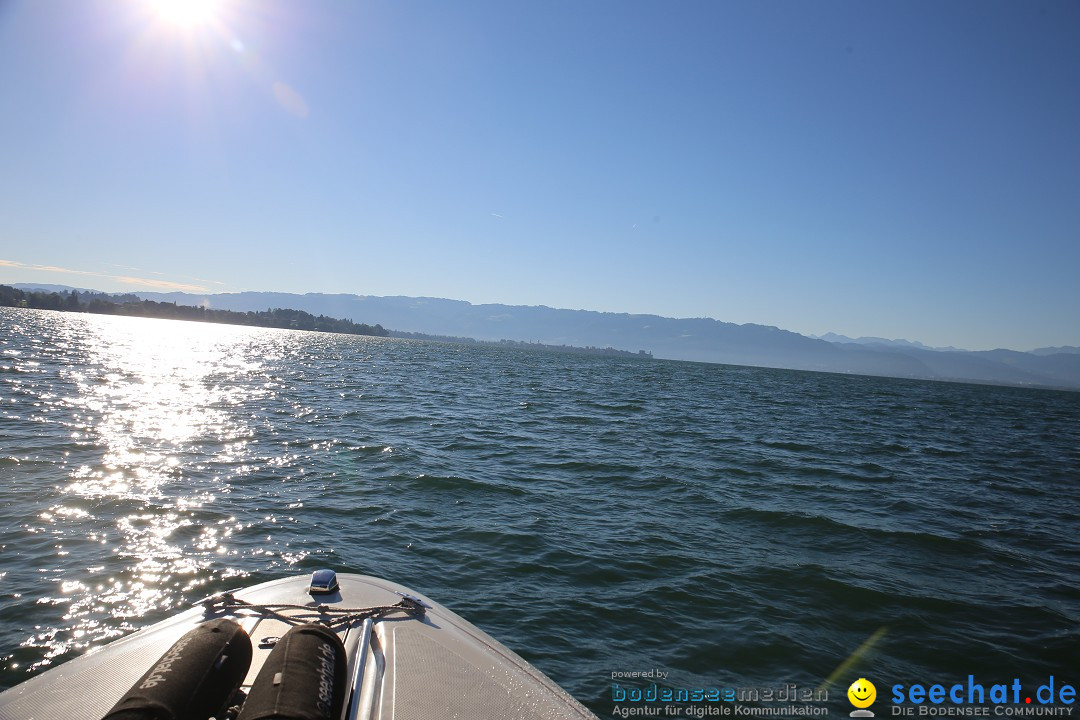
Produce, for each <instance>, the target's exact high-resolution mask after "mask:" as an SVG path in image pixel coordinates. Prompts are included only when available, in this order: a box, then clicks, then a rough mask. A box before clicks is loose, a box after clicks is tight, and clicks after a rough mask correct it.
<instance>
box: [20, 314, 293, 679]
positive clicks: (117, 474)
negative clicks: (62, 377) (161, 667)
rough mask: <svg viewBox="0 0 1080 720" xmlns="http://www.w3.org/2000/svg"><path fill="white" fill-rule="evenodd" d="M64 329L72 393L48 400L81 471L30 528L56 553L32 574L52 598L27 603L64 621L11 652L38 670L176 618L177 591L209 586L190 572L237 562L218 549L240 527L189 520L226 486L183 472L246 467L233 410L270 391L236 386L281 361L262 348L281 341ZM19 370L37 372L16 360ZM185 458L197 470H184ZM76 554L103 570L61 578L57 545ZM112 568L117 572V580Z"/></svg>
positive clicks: (93, 323)
mask: <svg viewBox="0 0 1080 720" xmlns="http://www.w3.org/2000/svg"><path fill="white" fill-rule="evenodd" d="M66 327H67V329H68V333H67V337H65V338H64V343H63V349H64V351H65V352H66V353H68V354H71V355H73V356H74V357H72V358H71V360H76V362H68V363H66V364H65V365H64V366H63V369H62V370H61V373H63V374H66V376H67V378H66V379H67V380H69V382H70V385H69V387H71V388H72V390H73V392H72V393H71V394H70V395H69V396H66V397H62V398H56V399H55V402H56V403H58V404H59V405H61V406H63V407H64V408H66V409H67V410H68V412H69V414H70V419H69V420H68V423H67V424H68V425H69V426H70V438H71V440H72V442H73V443H74V445H75V446H76V448H77V449H76V450H75V451H74V453H73V454H74V455H76V456H78V457H79V458H80V459H81V460H82V461H81V462H80V463H79V464H77V465H76V466H74V467H72V468H71V469H70V471H69V474H68V481H67V483H66V484H65V485H63V486H62V488H61V494H62V498H63V499H62V500H61V502H58V503H54V504H52V505H51V506H50V507H49V508H48V509H47V510H45V511H43V512H41V513H40V514H39V515H38V516H37V518H36V521H35V522H34V523H33V524H34V525H35V526H38V527H37V530H38V532H39V533H40V534H41V535H42V536H45V537H48V538H49V539H50V540H51V541H52V542H53V543H54V545H53V547H52V550H54V551H55V552H54V553H52V554H53V557H54V558H55V560H56V561H58V562H57V563H55V566H54V567H53V568H43V569H42V570H41V572H42V574H46V575H47V576H48V577H49V578H50V579H55V580H56V581H57V583H58V586H57V587H58V591H59V592H58V593H57V594H56V595H55V596H52V597H45V598H39V600H38V603H39V604H54V605H61V606H66V612H65V614H64V616H63V619H64V621H65V622H66V623H67V626H66V627H65V628H48V629H41V631H40V632H37V633H36V634H35V635H33V636H32V637H30V638H28V639H26V640H25V642H23V644H22V645H23V647H39V648H40V647H42V646H45V647H47V652H46V653H45V654H44V658H43V659H42V660H41V661H39V663H38V664H40V665H46V664H49V663H50V661H51V660H52V659H53V658H55V657H56V656H59V655H62V654H64V653H66V652H68V651H69V650H71V649H81V648H85V647H87V646H89V645H91V644H96V643H98V642H100V641H102V640H104V639H107V638H110V637H114V636H116V635H120V634H123V633H124V632H125V631H126V630H128V629H130V628H131V627H133V626H135V625H140V624H142V623H141V622H139V619H140V618H142V617H143V616H145V615H147V614H148V613H152V612H154V611H159V610H160V611H164V610H168V609H170V608H172V607H175V605H176V604H177V603H178V602H179V601H180V600H181V597H182V595H183V593H185V592H188V591H190V590H192V589H193V588H195V587H197V586H199V585H202V584H205V583H206V582H207V575H206V573H200V571H202V570H205V569H206V568H208V567H209V566H210V565H211V564H212V563H214V562H218V563H220V562H222V561H223V560H225V561H227V558H228V557H229V556H230V555H233V556H235V555H236V554H238V552H239V551H238V550H237V548H235V547H233V546H232V545H231V544H230V540H231V539H232V536H233V534H234V532H235V531H236V530H237V529H239V528H241V527H242V525H241V524H238V523H236V522H235V518H234V517H228V518H221V519H220V520H219V521H218V525H217V526H214V527H208V526H205V525H203V524H202V523H200V522H199V518H198V517H197V515H202V514H205V511H206V509H207V508H208V507H210V506H212V505H213V504H214V503H215V502H216V501H217V498H218V496H219V495H222V494H228V493H229V491H230V488H229V485H228V482H227V481H226V480H225V479H223V478H221V477H220V476H212V475H211V476H208V477H199V478H193V477H191V475H192V474H193V473H192V470H193V469H195V470H197V469H198V468H199V467H213V466H215V465H218V464H222V463H224V464H226V465H232V464H241V465H243V463H244V462H245V461H247V460H248V459H249V454H250V453H249V450H248V440H247V438H250V437H251V435H252V430H251V427H250V426H249V422H248V421H249V418H245V417H244V416H242V415H241V414H240V413H239V412H238V411H237V409H238V408H240V407H241V406H244V405H246V404H248V403H253V402H254V403H259V402H261V401H264V400H266V399H267V398H269V397H271V396H272V395H273V392H274V390H273V387H272V384H271V383H266V382H252V383H248V382H243V380H244V379H245V378H251V377H258V376H259V374H260V372H261V371H262V369H263V361H262V360H261V358H263V357H266V356H274V355H280V354H281V350H282V349H281V348H280V347H273V345H274V344H276V343H281V342H283V341H285V340H286V338H287V337H288V334H286V333H278V334H274V333H267V332H266V331H263V330H255V329H249V328H242V327H234V326H223V325H209V324H206V325H204V324H196V323H184V322H170V321H147V320H144V319H128V318H111V317H105V318H102V317H97V318H89V319H85V320H84V321H83V322H81V323H71V324H68V325H66ZM268 345H269V347H268ZM27 364H28V366H29V365H31V364H33V366H35V367H36V366H37V364H38V363H37V361H35V360H31V359H29V358H27ZM238 380H240V381H241V382H237V381H238ZM42 397H43V400H45V401H46V402H49V401H50V399H51V398H50V397H49V395H48V394H43V396H42ZM35 419H38V420H39V421H43V422H49V419H48V418H35ZM193 457H199V458H200V461H199V463H196V464H194V465H193V463H192V458H193ZM98 509H101V510H103V511H104V513H105V515H106V516H108V517H110V518H115V521H114V523H113V524H112V528H110V529H107V530H103V531H101V532H98V533H91V534H90V535H88V536H87V535H85V534H84V532H83V528H85V527H86V526H87V520H92V519H93V517H94V513H95V512H96V511H97V510H98ZM87 543H94V544H98V545H100V546H102V547H101V553H102V554H108V555H110V556H111V562H110V565H111V566H112V567H113V571H112V572H109V573H105V567H104V566H100V567H85V566H83V567H80V568H78V571H77V573H75V576H74V577H73V574H72V573H71V572H70V570H71V568H69V567H65V563H64V562H63V559H64V558H65V556H67V555H68V554H69V553H68V551H66V550H64V546H65V545H81V546H82V545H86V544H87ZM117 562H120V563H122V564H123V565H124V566H125V570H124V571H123V572H120V573H118V572H116V570H115V568H116V565H117ZM232 572H235V573H236V574H241V573H240V571H238V570H236V571H230V570H229V569H228V568H222V569H219V573H218V575H219V576H220V577H227V576H229V575H230V574H232ZM107 619H108V620H109V621H108V622H103V621H105V620H107ZM118 620H119V621H120V623H119V625H118V624H117V621H118Z"/></svg>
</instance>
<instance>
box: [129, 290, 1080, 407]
mask: <svg viewBox="0 0 1080 720" xmlns="http://www.w3.org/2000/svg"><path fill="white" fill-rule="evenodd" d="M138 294H139V296H140V297H143V298H147V299H152V300H159V301H168V302H177V303H182V304H198V303H202V302H204V301H205V302H207V303H209V306H210V307H213V308H218V309H226V310H236V311H243V312H247V311H249V310H266V309H268V308H272V307H289V308H295V309H298V310H305V311H307V312H310V313H316V314H326V315H330V316H333V317H344V318H354V317H362V318H365V319H367V321H369V322H378V323H379V324H381V325H382V326H383V327H392V328H394V329H395V330H399V331H402V332H415V333H425V334H430V335H451V336H460V337H471V338H476V339H478V340H493V341H497V340H502V339H507V340H518V341H523V342H538V343H543V344H546V345H577V346H599V347H612V348H617V349H620V350H628V351H631V352H636V351H637V350H638V349H639V348H649V349H650V350H651V351H652V352H653V354H654V355H655V356H656V357H659V358H669V359H675V360H695V361H701V362H714V363H728V364H733V365H757V366H762V367H778V368H791V369H795V370H819V371H827V372H842V373H856V374H861V375H886V376H891V377H907V378H920V379H929V380H958V381H970V382H982V383H1002V384H1012V385H1030V386H1045V387H1060V388H1071V389H1080V354H1076V353H1070V352H1068V351H1066V352H1062V353H1048V354H1035V353H1020V352H1014V351H1010V350H994V351H990V352H965V351H944V350H931V349H926V348H925V346H923V347H919V346H917V345H916V344H915V343H910V344H908V345H904V344H894V345H882V344H859V343H832V342H827V341H825V340H820V339H815V338H808V337H805V336H803V335H799V334H798V333H793V332H790V331H787V330H781V329H779V328H775V327H769V326H764V325H753V324H747V325H735V324H733V323H725V322H720V321H718V320H713V319H710V318H690V319H675V318H665V317H660V316H658V315H629V314H626V313H601V312H594V311H590V310H559V309H554V308H550V307H545V306H539V307H532V306H520V305H495V304H493V305H473V304H471V303H467V302H463V301H460V300H444V299H440V298H416V297H375V296H364V295H345V294H341V295H326V294H321V293H308V294H306V295H296V294H290V293H270V292H265V293H264V292H244V293H223V294H217V295H192V294H188V293H138Z"/></svg>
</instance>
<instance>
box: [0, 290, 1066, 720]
mask: <svg viewBox="0 0 1080 720" xmlns="http://www.w3.org/2000/svg"><path fill="white" fill-rule="evenodd" d="M0 353H2V354H0V480H2V482H0V493H2V497H0V576H2V582H0V687H9V686H11V685H13V684H15V683H17V682H20V681H21V680H23V679H25V678H26V677H28V676H29V675H30V674H32V673H34V672H37V671H40V670H41V669H43V668H45V667H47V666H50V665H53V664H56V663H58V662H62V661H63V660H65V659H67V658H69V657H71V656H73V655H75V654H78V653H82V652H85V651H86V650H87V649H88V648H90V647H93V646H97V645H100V644H103V643H104V642H106V641H108V640H110V639H112V638H115V637H118V636H120V635H123V634H125V633H128V632H131V631H132V630H134V629H136V628H138V627H141V626H144V625H146V624H149V623H152V622H155V621H157V620H160V619H162V618H164V617H166V616H167V615H169V614H171V613H173V612H176V611H177V610H178V609H181V608H184V607H185V606H186V605H188V604H189V603H191V602H193V601H195V600H197V599H199V598H201V597H203V596H205V595H207V594H209V593H212V592H216V591H219V590H224V589H228V588H232V587H239V586H243V585H250V584H253V583H256V582H261V581H264V580H269V579H272V578H276V577H281V576H284V575H288V574H299V573H310V572H311V570H312V569H314V568H319V567H324V566H330V567H333V568H335V569H337V570H338V571H339V572H358V573H365V574H371V575H377V576H382V577H386V578H389V579H391V580H394V581H397V582H401V583H404V584H406V585H409V586H411V587H413V588H414V589H416V590H418V591H420V592H423V593H425V594H428V595H430V596H432V597H434V598H435V599H437V600H439V601H440V602H442V603H443V604H445V605H447V606H449V607H450V608H451V609H453V610H454V611H456V612H458V613H459V614H461V615H463V616H464V617H465V618H467V619H469V620H471V621H472V622H474V623H475V624H477V625H478V626H480V627H481V628H483V629H484V630H486V631H487V632H489V633H491V634H492V635H493V636H495V637H496V638H498V639H499V640H501V641H503V642H504V643H505V644H507V645H509V646H510V647H511V648H513V649H515V650H516V651H518V652H519V653H520V654H521V655H523V656H524V657H525V658H527V659H528V660H530V661H531V662H533V663H534V664H535V665H537V666H538V667H539V668H540V669H541V670H543V671H544V672H546V673H547V674H549V675H550V676H551V677H552V678H553V679H554V680H555V681H556V682H558V683H559V684H561V685H562V686H563V687H565V688H566V689H567V690H569V691H570V692H571V693H572V694H573V695H575V696H576V697H577V698H578V699H580V700H581V701H582V702H584V703H585V704H586V705H588V706H589V707H590V708H591V709H593V710H594V711H595V712H597V713H598V714H600V715H601V716H610V713H611V712H612V711H613V708H614V707H615V706H614V705H613V702H612V688H611V684H612V674H613V673H617V672H634V671H647V670H649V669H654V668H656V669H661V670H663V671H664V672H667V673H670V676H669V677H668V679H667V680H666V681H665V682H666V684H668V685H671V686H705V687H711V686H719V687H728V686H730V687H750V686H760V687H779V686H781V685H784V684H790V683H794V684H797V685H798V686H799V687H809V688H816V687H818V686H820V685H821V684H822V683H823V681H824V679H825V678H827V677H828V676H829V675H830V674H831V673H833V671H834V670H836V669H837V668H838V666H840V665H841V663H843V662H844V661H845V659H847V658H849V656H850V655H851V654H852V653H853V652H854V651H855V650H856V649H857V648H859V647H860V645H863V643H864V642H865V641H867V639H868V638H870V637H871V636H874V635H875V633H878V631H879V630H882V629H884V631H883V634H882V633H879V634H878V635H877V639H876V641H874V642H872V643H870V644H869V647H866V648H864V652H862V653H861V654H859V655H858V656H857V657H856V658H854V659H853V660H852V663H851V664H850V665H849V666H848V667H847V668H846V669H845V670H844V672H842V673H841V676H840V677H839V678H838V679H837V681H836V685H835V686H833V687H832V688H831V689H830V693H831V695H830V697H831V702H832V703H833V705H834V707H835V708H836V709H837V710H836V712H839V711H840V710H842V711H843V714H846V712H847V711H848V710H850V709H851V706H850V705H847V704H846V702H844V701H843V695H844V692H845V691H846V689H847V685H848V684H850V683H851V682H852V681H853V680H854V679H855V678H857V677H861V676H865V677H867V678H871V679H875V682H876V683H877V684H878V693H879V696H881V697H885V696H886V695H887V690H886V688H887V686H889V685H891V684H893V683H906V684H910V683H915V682H923V683H928V684H929V683H932V682H943V681H952V680H960V679H966V678H967V676H968V675H969V674H974V675H975V676H976V677H977V678H979V679H982V680H984V681H985V682H986V683H987V684H989V683H992V682H1007V681H1011V679H1012V678H1014V677H1016V678H1019V679H1020V680H1021V681H1022V682H1024V683H1031V684H1032V685H1037V684H1040V683H1043V682H1045V681H1046V678H1047V677H1048V676H1049V675H1055V676H1056V677H1058V678H1059V682H1060V681H1061V679H1071V680H1072V681H1074V682H1075V681H1076V680H1080V678H1078V677H1075V675H1076V670H1077V667H1078V666H1080V663H1077V659H1078V658H1080V630H1078V628H1080V590H1078V585H1080V532H1078V526H1080V521H1078V517H1080V501H1078V495H1080V393H1065V392H1054V391H1045V390H1028V389H1017V388H1007V387H991V386H976V385H962V384H946V383H928V382H915V381H905V380H895V379H884V378H869V377H856V376H841V375H830V374H818V373H806V372H794V371H783V370H768V369H757V368H743V367H730V366H720V365H705V364H693V363H682V362H667V361H648V360H634V359H619V358H606V357H591V356H582V355H572V354H561V353H545V352H529V351H523V350H517V349H505V348H498V347H471V346H460V345H444V344H437V343H425V342H415V341H406V340H393V339H377V338H365V337H356V336H343V335H329V334H313V333H302V332H289V331H279V330H265V329H251V328H239V327H231V326H219V325H201V324H195V323H184V322H175V321H164V320H145V319H132V318H113V317H102V316H88V315H74V314H63V313H52V312H46V311H28V310H17V309H3V308H0ZM832 698H835V700H832ZM879 714H881V713H879Z"/></svg>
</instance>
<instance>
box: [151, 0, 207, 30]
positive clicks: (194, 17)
mask: <svg viewBox="0 0 1080 720" xmlns="http://www.w3.org/2000/svg"><path fill="white" fill-rule="evenodd" d="M147 2H149V4H150V6H151V8H153V10H154V12H155V14H156V15H157V16H158V17H159V18H160V19H161V20H163V21H165V22H167V23H169V24H170V25H175V26H178V27H184V28H195V27H199V26H201V25H206V24H208V23H210V22H212V21H213V20H214V19H215V18H216V16H217V12H218V10H219V9H220V8H219V6H220V5H221V2H222V0H147Z"/></svg>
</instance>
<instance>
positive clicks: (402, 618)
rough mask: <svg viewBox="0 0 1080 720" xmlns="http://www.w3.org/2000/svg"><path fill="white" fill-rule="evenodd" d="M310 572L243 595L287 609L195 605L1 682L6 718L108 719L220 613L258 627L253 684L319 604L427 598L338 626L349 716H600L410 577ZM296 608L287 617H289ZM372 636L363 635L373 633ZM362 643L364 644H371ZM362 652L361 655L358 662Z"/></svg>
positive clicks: (426, 719)
mask: <svg viewBox="0 0 1080 720" xmlns="http://www.w3.org/2000/svg"><path fill="white" fill-rule="evenodd" d="M308 580H309V578H308V577H307V576H304V577H293V578H285V579H281V580H274V581H271V582H268V583H263V584H262V585H256V586H253V587H250V588H246V589H243V590H237V591H234V592H233V593H232V594H233V596H235V597H236V598H237V599H239V600H243V601H246V602H247V603H251V604H253V605H267V604H292V605H302V606H307V607H308V608H310V610H297V609H290V610H283V611H281V612H280V613H277V614H275V613H272V612H267V611H259V610H251V609H235V608H233V609H226V610H221V609H216V610H211V609H209V608H204V607H201V606H199V607H196V608H193V609H192V610H189V611H186V612H183V613H181V614H179V615H176V616H174V617H172V618H170V619H168V620H165V621H163V622H160V623H158V624H156V625H153V626H151V627H148V628H145V629H143V630H140V631H139V632H136V633H134V634H132V635H130V636H128V637H125V638H122V639H120V640H117V641H116V642H113V643H110V644H109V645H106V646H103V647H101V648H99V649H97V650H95V651H92V652H90V653H87V654H86V655H83V656H81V657H79V658H76V659H74V660H71V661H70V662H67V663H64V664H62V665H60V666H58V667H56V668H53V669H51V670H49V671H47V672H44V673H42V674H41V675H38V676H36V677H34V678H32V679H30V680H28V681H27V682H25V683H22V684H20V685H18V686H16V687H13V688H11V689H9V690H6V691H4V692H2V693H0V720H56V719H57V718H60V719H62V720H101V718H102V717H103V716H104V715H105V714H106V713H107V712H109V710H110V709H111V708H112V707H113V705H114V704H116V702H117V701H118V700H119V699H120V698H121V696H122V695H123V694H124V693H125V692H126V691H127V690H128V689H129V688H130V687H131V686H132V684H133V683H135V681H137V680H138V679H139V678H140V677H141V676H142V675H143V673H145V672H146V671H147V669H149V668H150V666H151V664H152V663H154V661H156V660H157V659H158V658H160V657H161V656H162V654H164V653H165V651H166V650H168V649H169V648H170V647H171V646H172V644H173V643H174V642H176V641H177V640H178V639H179V638H180V637H181V636H182V635H184V633H186V632H187V631H188V630H190V629H191V628H192V627H194V626H195V625H197V624H199V623H200V622H202V621H204V620H206V619H208V618H210V617H232V618H234V619H236V620H237V621H238V622H239V623H240V624H241V626H243V628H244V629H245V630H246V631H247V632H248V635H249V636H250V637H251V640H252V645H253V648H254V653H253V657H252V661H251V667H250V669H249V670H248V674H247V676H246V678H245V680H244V681H243V684H242V687H244V688H245V689H246V688H247V687H250V685H251V683H252V682H253V681H254V679H255V677H256V675H257V674H258V672H259V670H260V668H261V667H262V664H263V662H265V660H266V658H267V656H268V655H269V653H270V650H271V647H270V646H269V645H267V644H265V643H261V642H260V641H261V640H262V639H264V638H268V637H280V636H282V635H284V634H285V632H286V631H287V630H288V629H289V627H291V626H292V625H293V624H295V621H294V620H290V619H288V618H297V619H299V618H300V617H307V618H308V619H309V620H310V619H311V618H313V617H316V616H318V611H317V610H316V608H317V606H319V605H321V604H325V605H327V606H328V607H335V606H336V607H343V608H363V607H371V606H381V605H393V604H394V603H397V602H398V601H400V600H401V596H402V595H403V594H404V595H409V596H412V597H414V598H417V599H419V600H420V601H422V602H423V604H424V605H425V606H426V608H427V609H426V613H425V614H424V615H422V616H419V617H413V616H410V615H408V614H405V613H396V614H393V615H389V616H387V617H385V618H382V619H377V620H374V621H373V622H372V623H371V624H370V628H369V633H367V635H369V637H365V632H364V629H365V628H364V624H363V623H361V622H353V623H351V624H348V625H345V626H343V627H339V628H335V630H336V632H337V633H338V636H339V637H340V638H341V639H342V642H343V643H344V644H345V648H346V650H347V651H348V656H349V672H348V676H349V677H350V678H353V677H354V675H356V674H357V673H358V672H359V674H360V675H361V676H362V677H359V678H358V680H359V682H357V683H356V685H357V688H356V690H357V692H356V695H357V697H354V698H352V699H351V700H350V698H348V697H347V698H346V703H345V705H346V707H345V712H344V717H356V718H361V719H363V720H442V719H446V720H449V719H451V718H459V719H460V720H485V719H487V718H491V720H495V719H498V720H515V719H520V720H571V719H575V720H580V719H582V718H588V719H595V717H596V716H595V715H593V713H591V712H590V711H589V710H587V709H586V708H585V707H583V706H582V705H581V704H580V703H578V702H577V701H576V700H574V699H573V698H572V697H570V696H569V695H568V694H567V693H566V692H565V691H564V690H562V689H561V688H560V687H559V686H558V685H556V684H555V683H554V682H552V681H551V680H550V679H549V678H547V677H546V676H545V675H544V674H543V673H541V672H540V671H539V670H537V669H536V668H534V667H533V666H532V665H530V664H529V663H528V662H526V661H525V660H523V659H522V658H521V657H519V656H518V655H517V654H515V653H514V652H513V651H511V650H509V649H508V648H506V647H504V646H503V645H502V644H500V643H499V642H498V641H496V640H494V639H493V638H492V637H490V636H489V635H487V634H486V633H484V632H483V631H481V630H480V629H478V628H476V627H475V626H474V625H472V624H471V623H469V622H467V621H466V620H464V619H462V618H461V617H459V616H458V615H456V614H454V613H453V612H451V611H449V610H447V609H446V608H444V607H442V606H441V605H439V604H438V603H436V602H434V601H432V600H430V599H428V598H426V597H424V596H422V595H419V594H417V593H414V592H412V591H411V590H409V589H408V588H405V587H403V586H401V585H396V584H394V583H391V582H388V581H386V580H382V579H379V578H374V577H368V576H363V575H339V576H338V581H339V583H340V589H339V591H338V592H337V593H333V594H329V595H311V594H309V593H308ZM282 615H285V616H288V617H287V618H282V617H281V616H282ZM362 640H363V642H362ZM361 647H362V648H363V650H362V652H361V651H360V648H361ZM357 663H360V664H359V665H358V664H357Z"/></svg>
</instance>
